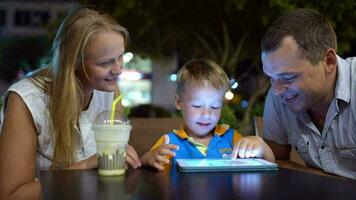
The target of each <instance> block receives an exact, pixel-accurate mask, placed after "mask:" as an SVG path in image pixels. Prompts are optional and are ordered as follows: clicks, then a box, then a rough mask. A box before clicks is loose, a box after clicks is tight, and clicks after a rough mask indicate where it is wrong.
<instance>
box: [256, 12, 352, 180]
mask: <svg viewBox="0 0 356 200" xmlns="http://www.w3.org/2000/svg"><path fill="white" fill-rule="evenodd" d="M261 46H262V63H263V71H264V72H265V74H266V75H267V76H269V78H270V80H271V84H272V87H271V89H270V91H269V92H268V95H267V99H266V104H265V110H264V116H263V118H264V122H265V123H264V124H265V129H264V137H265V139H266V141H267V143H268V144H269V145H270V147H271V148H272V150H273V152H274V154H275V156H276V159H289V153H290V150H291V147H292V148H295V149H296V150H297V152H298V154H299V155H300V156H301V158H302V159H303V160H304V161H305V162H306V164H308V165H310V166H313V167H317V168H320V169H322V170H324V171H325V172H328V173H332V174H336V175H340V176H343V177H348V178H351V179H356V57H353V58H348V59H346V60H344V59H342V58H340V57H339V56H337V54H336V49H337V48H336V47H337V42H336V34H335V32H334V30H333V28H332V25H331V24H330V22H329V21H327V20H326V19H325V18H324V17H323V16H321V15H320V14H319V13H317V12H315V11H312V10H308V9H297V10H294V11H291V12H289V13H285V14H283V15H281V16H280V17H279V18H278V19H276V21H275V22H274V23H273V24H272V25H271V27H270V28H269V30H268V31H267V32H266V34H265V35H264V37H263V39H262V45H261Z"/></svg>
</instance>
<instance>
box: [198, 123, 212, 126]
mask: <svg viewBox="0 0 356 200" xmlns="http://www.w3.org/2000/svg"><path fill="white" fill-rule="evenodd" d="M197 124H198V125H199V126H209V125H210V123H202V122H197Z"/></svg>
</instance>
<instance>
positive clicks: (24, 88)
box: [0, 79, 114, 170]
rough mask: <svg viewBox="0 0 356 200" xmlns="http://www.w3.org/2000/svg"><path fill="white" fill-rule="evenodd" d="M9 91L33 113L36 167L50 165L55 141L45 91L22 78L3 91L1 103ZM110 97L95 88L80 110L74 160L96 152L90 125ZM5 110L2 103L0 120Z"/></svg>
mask: <svg viewBox="0 0 356 200" xmlns="http://www.w3.org/2000/svg"><path fill="white" fill-rule="evenodd" d="M9 92H16V93H17V94H18V95H19V96H20V97H21V98H22V100H23V101H24V102H25V104H26V105H27V108H28V109H29V110H30V112H31V114H32V118H33V121H34V124H35V126H36V129H37V138H38V144H37V156H36V169H37V170H46V169H49V168H50V166H51V160H52V158H53V151H54V143H53V141H52V134H51V133H50V129H49V122H50V119H51V118H50V115H49V110H48V95H46V94H45V93H43V91H42V90H41V89H40V88H39V87H37V86H36V85H35V84H34V83H33V82H32V81H31V80H29V79H22V80H20V81H18V82H16V83H15V84H13V85H12V86H10V88H9V89H8V91H7V92H6V93H5V95H4V104H3V105H5V101H6V100H7V97H8V95H9ZM113 98H114V92H101V91H98V90H94V94H93V97H92V100H91V102H90V104H89V108H88V109H87V110H86V111H83V112H82V113H81V114H80V118H79V126H80V130H81V131H80V134H81V145H80V146H78V147H77V149H76V153H75V158H76V162H79V161H81V160H84V159H87V158H88V157H90V156H92V155H94V154H95V153H96V143H95V138H94V133H93V131H92V125H93V123H94V120H95V117H96V115H97V114H98V113H100V112H102V111H104V110H108V109H110V106H111V103H112V101H113ZM4 113H5V112H4V106H3V107H2V109H1V113H0V122H2V121H4ZM1 126H2V124H1V123H0V129H1Z"/></svg>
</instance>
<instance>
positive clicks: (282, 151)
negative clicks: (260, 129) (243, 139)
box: [264, 139, 291, 160]
mask: <svg viewBox="0 0 356 200" xmlns="http://www.w3.org/2000/svg"><path fill="white" fill-rule="evenodd" d="M264 140H265V142H266V143H267V144H268V146H269V147H270V148H271V149H272V151H273V154H274V156H275V158H276V160H289V155H290V151H291V146H290V145H282V144H277V143H275V142H273V141H271V140H267V139H264Z"/></svg>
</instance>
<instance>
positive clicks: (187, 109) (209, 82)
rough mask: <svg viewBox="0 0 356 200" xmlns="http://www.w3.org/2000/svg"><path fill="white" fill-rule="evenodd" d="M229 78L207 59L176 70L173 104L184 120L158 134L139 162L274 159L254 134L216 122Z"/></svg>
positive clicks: (159, 165) (157, 164)
mask: <svg viewBox="0 0 356 200" xmlns="http://www.w3.org/2000/svg"><path fill="white" fill-rule="evenodd" d="M228 89H229V78H228V77H227V75H226V73H225V72H224V71H223V69H221V68H220V67H219V66H218V65H217V64H216V63H214V62H213V61H211V60H204V59H198V60H192V61H189V62H188V63H186V64H185V65H184V66H183V67H182V68H181V69H180V70H179V72H178V78H177V95H176V96H175V103H176V108H177V109H178V110H181V112H182V115H183V121H184V124H183V126H182V128H181V129H180V130H173V131H172V132H170V133H168V134H166V135H164V136H162V137H161V138H160V139H159V140H158V141H157V142H156V143H155V144H154V145H153V147H152V148H151V150H150V151H149V152H146V153H145V154H144V155H143V156H142V157H141V159H140V160H141V163H142V164H143V165H146V166H147V165H148V166H152V167H154V168H157V169H158V170H163V169H164V165H166V164H169V163H170V160H171V159H172V161H171V163H175V160H176V159H177V158H222V157H223V155H224V154H226V155H230V156H232V157H233V158H236V157H240V158H249V157H260V158H264V159H266V160H269V161H272V162H274V155H273V153H272V150H271V149H270V148H269V147H268V145H267V144H266V143H265V142H264V141H263V140H262V138H260V137H257V136H247V137H242V136H241V135H240V134H239V133H238V132H237V131H236V130H234V129H231V128H229V126H228V125H219V124H217V123H218V122H219V119H220V115H221V108H222V106H223V101H224V96H225V93H226V91H227V90H228Z"/></svg>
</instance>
